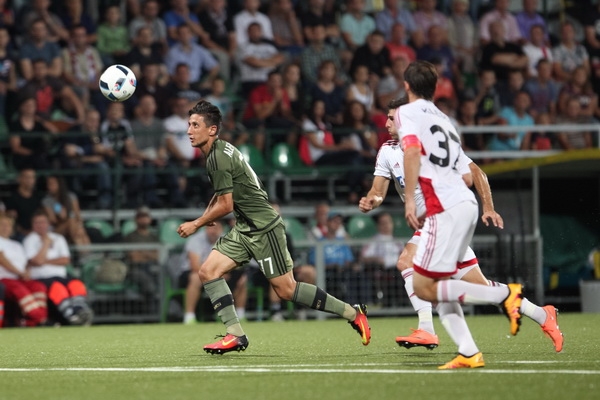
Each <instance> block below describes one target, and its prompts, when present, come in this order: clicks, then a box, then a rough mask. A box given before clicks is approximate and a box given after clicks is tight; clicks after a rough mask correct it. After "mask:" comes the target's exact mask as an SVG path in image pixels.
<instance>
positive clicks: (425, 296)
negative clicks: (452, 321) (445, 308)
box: [414, 283, 437, 302]
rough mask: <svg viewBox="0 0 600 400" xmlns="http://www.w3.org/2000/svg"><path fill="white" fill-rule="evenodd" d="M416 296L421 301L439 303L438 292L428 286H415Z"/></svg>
mask: <svg viewBox="0 0 600 400" xmlns="http://www.w3.org/2000/svg"><path fill="white" fill-rule="evenodd" d="M414 290H415V295H416V296H417V297H418V298H420V299H421V300H425V301H430V302H435V301H437V291H436V290H435V288H432V287H430V286H428V285H420V284H416V283H415V285H414Z"/></svg>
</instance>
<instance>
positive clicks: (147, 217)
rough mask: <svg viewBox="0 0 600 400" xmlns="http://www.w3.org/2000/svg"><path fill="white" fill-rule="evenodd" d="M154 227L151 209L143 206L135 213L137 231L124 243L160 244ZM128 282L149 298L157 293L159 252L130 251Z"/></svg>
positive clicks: (125, 238)
mask: <svg viewBox="0 0 600 400" xmlns="http://www.w3.org/2000/svg"><path fill="white" fill-rule="evenodd" d="M151 227H152V215H151V212H150V208H148V207H147V206H141V207H139V208H137V209H136V211H135V230H134V231H133V232H130V233H128V234H127V235H125V236H124V237H123V239H122V242H123V243H128V244H141V243H159V242H160V240H159V237H158V235H157V234H156V233H155V232H154V230H153V229H152V228H151ZM127 265H128V267H129V268H128V269H127V278H126V280H127V281H129V282H131V283H134V284H135V285H137V286H138V288H139V289H140V291H141V292H142V293H143V294H144V295H145V296H147V297H152V296H153V295H155V294H156V293H157V280H158V275H157V273H156V272H157V270H156V269H157V266H158V265H159V259H158V251H157V250H129V251H128V252H127Z"/></svg>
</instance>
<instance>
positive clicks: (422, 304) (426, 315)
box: [402, 268, 435, 335]
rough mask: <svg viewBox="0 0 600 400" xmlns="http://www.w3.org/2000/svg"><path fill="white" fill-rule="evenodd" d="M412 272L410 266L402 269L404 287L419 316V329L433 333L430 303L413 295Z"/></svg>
mask: <svg viewBox="0 0 600 400" xmlns="http://www.w3.org/2000/svg"><path fill="white" fill-rule="evenodd" d="M413 273H414V270H413V269H412V268H407V269H405V270H404V271H402V278H404V289H405V290H406V294H407V295H408V299H409V300H410V304H412V306H413V308H414V309H415V311H416V312H417V315H418V316H419V329H423V330H424V331H427V332H429V333H431V334H432V335H435V329H434V328H433V314H432V307H431V303H430V302H428V301H425V300H421V299H420V298H418V297H417V296H416V295H415V290H414V289H413Z"/></svg>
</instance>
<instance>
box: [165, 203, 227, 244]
mask: <svg viewBox="0 0 600 400" xmlns="http://www.w3.org/2000/svg"><path fill="white" fill-rule="evenodd" d="M232 211H233V193H225V194H222V195H220V196H217V195H214V196H213V198H212V199H211V200H210V203H208V206H207V207H206V210H204V214H202V216H201V217H200V218H197V219H195V220H193V221H189V222H184V223H183V224H181V225H179V228H178V229H177V233H178V234H179V236H181V237H184V238H185V237H188V236H190V235H193V234H194V233H195V232H196V231H197V230H198V229H200V228H202V227H203V226H206V225H212V224H213V223H214V221H217V220H219V219H221V218H223V217H225V216H226V215H227V214H229V213H231V212H232Z"/></svg>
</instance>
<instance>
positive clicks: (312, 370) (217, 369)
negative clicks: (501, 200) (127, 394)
mask: <svg viewBox="0 0 600 400" xmlns="http://www.w3.org/2000/svg"><path fill="white" fill-rule="evenodd" d="M52 371H66V372H249V373H281V372H289V373H320V374H322V373H330V374H356V373H361V374H445V373H451V372H452V371H448V370H443V371H441V370H435V369H366V368H353V369H341V368H314V367H313V368H297V367H296V368H281V366H277V367H275V368H273V367H272V366H271V367H251V366H246V367H244V366H227V367H215V366H197V367H149V368H0V372H52ZM474 372H479V373H484V374H569V375H600V370H562V369H553V370H504V369H485V368H483V369H477V370H476V371H474Z"/></svg>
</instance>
